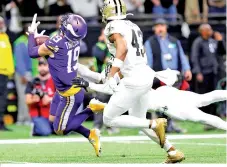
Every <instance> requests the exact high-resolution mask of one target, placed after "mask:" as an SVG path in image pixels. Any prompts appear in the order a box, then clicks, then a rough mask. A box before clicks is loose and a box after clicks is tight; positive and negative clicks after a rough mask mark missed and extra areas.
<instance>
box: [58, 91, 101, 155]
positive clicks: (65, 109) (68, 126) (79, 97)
mask: <svg viewBox="0 0 227 167" xmlns="http://www.w3.org/2000/svg"><path fill="white" fill-rule="evenodd" d="M83 99H84V90H83V89H82V90H81V91H80V92H78V93H77V94H75V95H73V96H69V97H62V98H61V100H60V104H59V106H58V109H57V113H56V117H55V121H54V130H55V132H56V133H57V134H62V135H66V134H68V133H70V132H72V131H75V132H77V133H80V134H81V135H83V136H84V137H86V138H87V139H88V140H89V141H90V143H91V144H92V145H93V147H94V148H95V152H96V155H97V156H99V155H100V151H101V144H100V140H99V137H100V132H99V131H98V130H97V129H93V130H89V129H87V128H85V127H83V126H82V125H81V124H82V123H83V122H84V121H85V120H86V119H87V118H88V117H89V116H91V115H92V114H93V112H92V110H91V109H90V108H86V109H85V110H83V111H82V112H80V113H78V108H79V107H80V105H81V104H82V102H83Z"/></svg>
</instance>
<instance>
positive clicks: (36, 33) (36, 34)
mask: <svg viewBox="0 0 227 167" xmlns="http://www.w3.org/2000/svg"><path fill="white" fill-rule="evenodd" d="M45 32H46V30H43V31H42V32H41V33H40V34H39V33H38V30H37V29H36V30H35V33H34V38H37V37H41V36H44V33H45Z"/></svg>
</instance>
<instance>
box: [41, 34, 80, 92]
mask: <svg viewBox="0 0 227 167" xmlns="http://www.w3.org/2000/svg"><path fill="white" fill-rule="evenodd" d="M45 45H46V47H47V48H48V49H49V50H51V52H53V55H50V56H49V58H48V59H47V61H48V64H49V69H50V74H51V76H52V78H53V81H54V84H55V86H56V88H57V90H58V91H61V92H64V91H66V90H68V89H69V88H70V87H71V86H72V84H71V81H72V79H73V78H75V77H76V76H77V60H78V56H79V53H80V41H73V42H72V41H68V40H67V39H66V38H65V37H62V36H60V35H55V36H53V37H52V38H51V39H48V40H47V41H46V42H45Z"/></svg>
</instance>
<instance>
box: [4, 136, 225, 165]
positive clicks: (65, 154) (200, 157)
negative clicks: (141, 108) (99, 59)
mask: <svg viewBox="0 0 227 167" xmlns="http://www.w3.org/2000/svg"><path fill="white" fill-rule="evenodd" d="M172 142H175V145H176V146H177V147H178V148H180V149H181V150H182V151H183V152H184V153H185V156H186V160H185V161H184V162H183V163H226V146H224V145H221V146H214V145H211V146H209V143H213V144H214V143H218V144H224V143H225V140H224V139H200V140H199V139H193V140H192V139H191V140H176V141H174V140H172ZM178 142H179V143H180V144H177V143H178ZM184 143H191V144H190V145H188V144H184ZM193 143H194V144H193ZM196 143H204V144H205V143H207V145H196ZM165 156H166V154H165V152H164V151H163V150H162V149H160V147H159V146H158V145H156V144H155V143H153V142H145V143H130V144H126V143H105V142H104V143H103V154H102V156H101V157H99V158H97V157H96V156H95V154H94V151H93V148H92V146H91V145H90V144H89V143H88V142H87V143H49V144H19V145H18V144H16V145H0V162H11V161H14V162H32V163H161V162H162V161H163V160H164V159H165Z"/></svg>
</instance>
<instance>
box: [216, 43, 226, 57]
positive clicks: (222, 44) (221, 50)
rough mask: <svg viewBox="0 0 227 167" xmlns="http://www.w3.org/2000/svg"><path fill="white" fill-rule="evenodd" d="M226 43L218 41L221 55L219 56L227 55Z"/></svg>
mask: <svg viewBox="0 0 227 167" xmlns="http://www.w3.org/2000/svg"><path fill="white" fill-rule="evenodd" d="M225 46H226V45H225V41H224V40H222V41H218V43H217V53H218V54H219V55H221V56H222V55H224V54H226V48H225Z"/></svg>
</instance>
